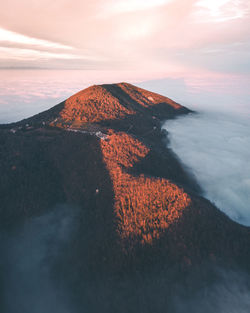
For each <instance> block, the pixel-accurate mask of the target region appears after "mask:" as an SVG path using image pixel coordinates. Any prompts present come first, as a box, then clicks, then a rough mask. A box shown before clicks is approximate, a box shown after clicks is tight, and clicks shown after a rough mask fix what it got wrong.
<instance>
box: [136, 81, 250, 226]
mask: <svg viewBox="0 0 250 313" xmlns="http://www.w3.org/2000/svg"><path fill="white" fill-rule="evenodd" d="M248 84H249V78H248V79H236V78H232V79H231V80H228V81H227V80H222V79H219V80H207V79H204V80H202V79H200V80H197V81H195V80H192V81H189V82H188V81H185V80H184V79H176V80H171V79H165V80H158V81H149V82H145V83H143V84H142V87H145V88H148V89H150V90H152V91H155V92H158V93H161V94H164V95H166V96H169V97H172V98H173V99H175V100H176V101H177V102H179V103H181V104H183V105H185V106H187V107H188V108H190V109H192V110H194V111H195V112H196V113H194V114H189V115H186V116H181V117H179V118H176V119H174V120H168V121H166V122H165V123H164V125H163V128H164V129H166V130H167V131H168V136H169V139H170V142H169V146H170V147H171V148H172V150H173V151H174V152H175V153H176V154H177V156H178V157H179V159H180V160H181V162H182V163H183V164H184V165H185V167H186V168H187V170H188V171H190V172H192V173H193V174H194V175H195V177H196V179H197V181H198V183H199V184H200V186H201V188H202V189H203V195H204V196H205V197H206V198H207V199H209V200H210V201H212V202H213V203H215V204H216V206H217V207H218V208H219V209H221V210H222V211H223V212H224V213H226V214H227V215H228V216H229V217H230V218H232V219H233V220H235V221H237V222H238V223H241V224H243V225H247V226H250V162H249V159H250V92H249V88H248V87H247V86H248Z"/></svg>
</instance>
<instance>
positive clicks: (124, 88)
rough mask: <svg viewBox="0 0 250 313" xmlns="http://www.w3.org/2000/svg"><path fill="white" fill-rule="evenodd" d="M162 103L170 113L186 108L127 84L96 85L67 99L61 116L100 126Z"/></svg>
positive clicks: (65, 118) (67, 120)
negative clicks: (103, 122)
mask: <svg viewBox="0 0 250 313" xmlns="http://www.w3.org/2000/svg"><path fill="white" fill-rule="evenodd" d="M159 104H161V105H163V104H164V106H165V109H167V110H168V111H169V112H170V111H171V112H172V111H174V110H177V111H178V110H179V109H181V108H183V107H182V106H181V105H179V104H177V103H176V102H174V101H172V100H171V99H169V98H167V97H164V96H160V95H158V94H156V93H153V92H150V91H147V90H144V89H142V88H138V87H136V86H134V85H131V84H128V83H125V82H122V83H118V84H104V85H93V86H91V87H89V88H87V89H84V90H82V91H80V92H78V93H76V94H75V95H73V96H71V97H70V98H68V99H67V100H66V101H65V103H64V108H63V110H62V111H61V112H60V114H59V115H60V117H61V118H62V119H63V120H64V121H66V122H69V121H78V122H83V123H98V122H101V121H105V120H115V119H123V118H125V117H127V116H130V115H136V114H138V113H142V112H143V111H145V109H150V108H153V107H156V106H157V105H159Z"/></svg>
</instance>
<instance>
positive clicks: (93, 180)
mask: <svg viewBox="0 0 250 313" xmlns="http://www.w3.org/2000/svg"><path fill="white" fill-rule="evenodd" d="M190 112H191V111H190V110H188V109H187V108H185V107H183V106H181V105H179V104H177V103H176V102H174V101H172V100H171V99H169V98H166V97H163V96H161V95H158V94H155V93H152V92H149V91H146V90H144V89H141V88H138V87H135V86H133V85H131V84H127V83H120V84H112V85H101V86H92V87H89V88H87V89H85V90H83V91H80V92H79V93H77V94H75V95H73V96H72V97H70V98H69V99H67V100H66V101H64V102H62V103H60V104H59V105H57V106H55V107H54V108H52V109H50V110H48V111H45V112H42V113H40V114H38V115H36V116H34V117H31V118H29V119H26V120H23V121H21V122H18V123H14V124H11V125H3V126H2V127H1V128H0V142H1V154H0V157H1V163H0V167H1V168H0V170H1V184H0V193H1V195H2V197H1V204H2V206H1V210H0V217H1V218H0V225H1V227H2V229H5V230H6V231H8V229H12V228H13V227H17V226H18V225H19V226H20V225H22V224H23V223H25V221H26V220H28V219H31V218H33V217H37V216H41V215H44V214H46V213H48V212H50V211H51V210H53V208H55V207H56V206H58V204H63V205H66V206H69V207H71V208H78V210H77V212H78V213H77V214H78V216H77V223H76V225H75V229H74V231H73V234H72V237H71V239H70V242H69V244H68V245H66V246H65V247H64V250H63V252H62V253H63V256H61V258H59V259H58V264H59V266H57V270H58V273H57V274H58V275H59V276H58V277H64V279H65V281H64V282H63V284H64V283H66V281H67V284H68V285H69V286H73V287H72V288H73V289H72V290H73V291H74V293H75V297H76V298H77V300H76V301H79V302H81V301H82V299H83V298H84V299H85V298H86V299H87V300H86V299H85V300H86V301H87V302H88V305H89V310H88V312H98V311H100V310H99V308H100V306H98V305H99V304H100V303H99V304H98V303H97V302H96V300H95V296H97V297H100V298H102V297H103V295H104V293H105V294H106V297H105V299H103V300H102V301H101V300H100V301H101V303H102V304H105V306H104V307H103V312H139V311H138V306H136V305H135V302H136V301H135V300H134V298H133V297H134V295H137V296H138V297H141V295H140V293H139V291H138V290H137V289H136V288H135V286H137V285H139V286H142V285H143V286H144V287H143V288H145V285H147V284H149V285H148V286H149V287H148V288H149V290H150V289H151V288H152V289H154V288H158V287H159V288H160V290H161V293H162V292H163V290H168V291H169V290H171V288H172V286H173V282H174V281H175V280H179V279H181V277H182V274H183V273H187V271H188V272H191V271H193V270H194V268H197V267H199V268H200V266H201V265H202V264H205V263H206V264H208V263H209V264H212V266H213V265H216V266H218V265H223V266H226V267H229V266H230V267H231V266H235V267H237V268H240V269H241V270H244V271H249V270H250V269H249V264H250V251H249V244H250V229H249V228H247V227H244V226H241V225H239V224H237V223H235V222H233V221H231V220H230V219H229V218H228V217H227V216H226V215H225V214H223V213H222V212H221V211H220V210H219V209H217V208H216V207H215V206H214V205H213V204H212V203H210V202H209V201H208V200H206V199H205V198H203V197H202V191H201V189H200V187H199V186H198V184H197V183H196V181H195V179H194V178H193V177H192V176H190V174H188V173H187V172H186V170H185V169H184V168H183V167H182V165H181V164H180V162H179V160H178V159H177V158H176V156H175V155H174V154H173V153H172V151H171V150H170V149H169V148H167V147H166V143H167V134H166V133H163V132H162V130H161V125H162V122H163V121H165V120H167V119H169V118H174V117H175V116H178V115H179V114H188V113H190ZM153 273H155V274H153ZM180 273H182V274H180ZM183 275H184V274H183ZM185 275H186V274H185ZM185 275H184V276H185ZM171 277H172V278H171ZM208 277H209V274H208ZM85 283H86V286H85V285H84V284H85ZM123 286H126V288H125V289H124V287H123ZM157 286H158V287H157ZM162 288H163V289H162ZM164 288H165V289H164ZM192 288H193V286H192ZM154 292H155V291H154ZM165 296H166V295H164V297H165ZM126 297H128V298H129V299H130V301H126V300H125V299H126ZM150 297H151V301H152V302H153V303H155V301H158V300H159V299H158V300H157V297H158V296H157V294H156V293H155V294H154V293H152V294H151V295H150ZM166 297H167V296H166ZM131 299H132V300H131ZM164 299H165V298H164ZM166 299H168V297H167V298H166ZM85 300H84V301H85ZM137 300H138V299H137ZM138 301H141V302H140V303H141V304H140V307H141V311H140V312H149V311H148V307H147V299H144V298H143V297H142V298H140V299H139V300H138ZM166 301H167V300H166ZM167 302H168V301H167ZM161 303H162V305H160V303H158V302H157V305H156V306H155V305H154V306H153V307H154V309H153V311H154V312H163V311H162V310H163V307H164V308H167V305H168V304H166V303H165V300H161ZM112 308H113V309H112ZM169 310H170V309H169ZM151 312H152V311H151ZM167 312H174V311H173V310H172V311H167Z"/></svg>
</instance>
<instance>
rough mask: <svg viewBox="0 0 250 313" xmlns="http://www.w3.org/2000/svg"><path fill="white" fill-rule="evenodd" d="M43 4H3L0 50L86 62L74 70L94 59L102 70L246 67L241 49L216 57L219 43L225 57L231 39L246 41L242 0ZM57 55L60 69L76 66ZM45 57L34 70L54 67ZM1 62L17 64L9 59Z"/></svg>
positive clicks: (248, 33)
mask: <svg viewBox="0 0 250 313" xmlns="http://www.w3.org/2000/svg"><path fill="white" fill-rule="evenodd" d="M49 3H50V2H49V0H44V1H40V2H37V1H32V0H23V1H21V2H20V1H18V0H9V1H8V2H5V3H3V4H2V5H1V11H0V21H1V23H0V37H2V40H1V39H0V44H1V46H3V47H13V48H24V46H27V49H33V50H44V51H46V52H52V53H59V54H62V55H63V54H65V53H66V54H70V55H77V56H79V55H82V56H83V58H84V60H87V58H85V57H86V56H88V57H89V58H88V60H89V63H88V62H84V63H81V62H79V63H78V67H80V68H81V69H86V67H88V66H89V65H90V64H91V66H92V65H93V64H94V62H95V65H96V68H97V69H100V63H101V67H105V68H106V69H127V68H133V69H135V70H138V68H140V69H141V68H145V67H146V68H147V69H148V71H154V70H156V69H157V70H159V71H165V73H169V71H170V70H171V71H172V68H174V67H175V68H176V71H179V69H181V68H182V69H183V70H186V68H188V69H192V70H200V69H203V70H211V71H222V72H223V71H233V72H238V73H241V72H242V71H245V66H244V64H245V63H247V62H248V57H247V56H246V55H244V53H243V51H244V49H245V48H243V47H242V49H241V50H240V51H239V49H238V50H237V51H235V50H234V51H235V54H234V55H233V56H232V58H231V59H230V60H229V61H228V62H226V64H225V65H223V66H221V64H222V60H221V57H220V53H218V59H217V57H216V54H217V52H218V49H221V47H218V45H220V46H223V45H227V47H226V54H228V53H227V52H230V51H231V47H233V45H234V43H235V42H239V41H247V42H249V36H250V29H249V22H250V15H249V9H250V3H248V1H245V0H216V1H215V0H154V1H153V0H147V1H146V0H144V1H143V0H133V1H132V0H127V1H125V0H117V1H115V0H93V1H80V0H75V1H74V5H72V1H69V0H64V1H60V0H54V2H53V5H49ZM12 8H15V10H13V9H12ZM218 23H220V24H219V25H220V27H218ZM30 25H32V27H30ZM202 49H203V51H205V50H207V51H213V53H207V55H208V54H210V55H214V56H215V57H214V58H213V60H212V61H211V62H210V61H209V62H208V61H207V58H208V57H206V58H203V56H204V52H203V51H202ZM223 49H224V48H223ZM192 55H195V57H194V58H192ZM54 56H55V55H54ZM91 56H92V57H94V59H95V60H94V59H93V58H92V59H91ZM190 56H191V57H190ZM62 58H64V60H65V67H67V68H70V67H72V68H75V67H76V62H75V61H76V60H80V59H79V57H76V58H73V57H69V58H66V57H65V56H63V57H62ZM51 59H53V60H54V61H53V62H50V61H49V60H48V61H47V63H46V62H44V63H43V64H40V63H39V62H37V66H38V67H39V66H41V67H44V66H45V67H49V68H57V65H58V62H57V58H54V57H52V58H51ZM197 59H198V60H199V62H197ZM237 60H241V63H242V64H243V65H242V66H241V65H240V66H239V67H238V68H237V67H236V66H232V64H237V62H236V61H237ZM0 61H1V60H0ZM0 63H1V62H0ZM5 63H8V65H9V66H16V63H15V62H13V61H11V60H10V61H9V62H7V61H6V62H5ZM20 65H21V61H20ZM24 65H25V66H26V65H27V64H26V63H25V64H22V66H24Z"/></svg>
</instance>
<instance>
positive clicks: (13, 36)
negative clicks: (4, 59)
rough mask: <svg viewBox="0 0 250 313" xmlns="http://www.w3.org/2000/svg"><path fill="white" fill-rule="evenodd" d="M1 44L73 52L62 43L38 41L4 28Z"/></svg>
mask: <svg viewBox="0 0 250 313" xmlns="http://www.w3.org/2000/svg"><path fill="white" fill-rule="evenodd" d="M1 42H11V43H17V44H24V45H34V46H41V47H44V48H56V49H67V50H72V49H73V48H72V47H70V46H67V45H62V44H60V43H55V42H52V41H48V40H43V39H37V38H33V37H29V36H26V35H22V34H19V33H16V32H12V31H9V30H7V29H4V28H0V43H1Z"/></svg>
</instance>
